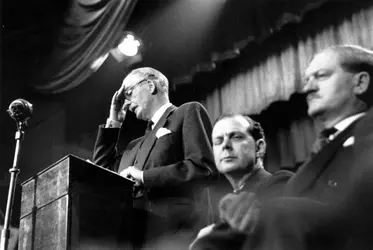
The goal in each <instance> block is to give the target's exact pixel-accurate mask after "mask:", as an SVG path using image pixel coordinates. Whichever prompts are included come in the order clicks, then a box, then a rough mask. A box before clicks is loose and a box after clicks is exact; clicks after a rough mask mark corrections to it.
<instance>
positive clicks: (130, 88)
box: [124, 78, 149, 100]
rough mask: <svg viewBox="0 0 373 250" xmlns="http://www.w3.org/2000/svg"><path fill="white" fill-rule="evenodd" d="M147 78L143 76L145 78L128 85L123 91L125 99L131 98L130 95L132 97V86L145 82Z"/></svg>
mask: <svg viewBox="0 0 373 250" xmlns="http://www.w3.org/2000/svg"><path fill="white" fill-rule="evenodd" d="M148 80H149V79H147V78H145V79H142V80H141V81H139V82H137V83H135V84H134V85H132V86H131V87H129V88H128V89H127V90H125V91H124V97H125V98H126V99H127V100H131V97H132V92H133V90H134V88H135V87H136V86H138V85H140V84H141V83H143V82H145V81H148Z"/></svg>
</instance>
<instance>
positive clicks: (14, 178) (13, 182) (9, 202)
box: [0, 121, 26, 250]
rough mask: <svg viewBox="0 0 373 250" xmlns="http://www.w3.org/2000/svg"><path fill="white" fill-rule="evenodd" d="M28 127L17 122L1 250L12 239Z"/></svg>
mask: <svg viewBox="0 0 373 250" xmlns="http://www.w3.org/2000/svg"><path fill="white" fill-rule="evenodd" d="M25 127H26V121H18V122H17V128H18V130H17V132H16V133H15V140H16V148H15V152H14V160H13V167H12V168H11V169H9V172H10V184H9V192H8V200H7V204H6V210H5V219H4V228H3V230H2V231H1V244H0V250H7V249H8V244H9V238H10V230H9V225H10V220H11V217H12V207H13V202H14V194H15V189H16V183H17V176H18V174H19V172H20V170H19V168H18V160H19V152H20V150H21V142H22V140H23V137H24V134H25V133H24V129H25Z"/></svg>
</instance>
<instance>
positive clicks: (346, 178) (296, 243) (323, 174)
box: [247, 118, 367, 249]
mask: <svg viewBox="0 0 373 250" xmlns="http://www.w3.org/2000/svg"><path fill="white" fill-rule="evenodd" d="M362 120H364V119H363V118H360V119H358V120H357V121H355V122H354V123H353V124H351V125H350V126H349V127H348V128H346V129H345V130H344V131H342V132H341V133H340V134H339V135H337V137H336V138H335V139H334V140H333V141H332V142H330V143H329V144H328V145H326V146H325V147H324V148H323V149H322V150H321V151H320V152H319V153H318V154H317V155H315V156H314V157H313V158H310V159H309V160H308V161H307V162H306V163H305V164H304V165H303V166H301V168H300V169H299V170H298V172H297V173H296V174H295V175H294V176H293V177H292V178H291V179H290V180H289V182H288V184H287V185H286V187H285V190H284V195H283V197H280V198H275V199H271V200H268V201H267V202H265V203H263V204H262V209H261V213H260V226H259V227H258V230H257V232H255V234H254V235H252V237H251V242H250V243H248V246H247V247H248V248H254V247H255V249H343V248H345V247H346V246H348V245H349V241H350V237H349V233H348V231H350V230H351V228H350V226H349V225H351V220H350V219H349V217H350V216H351V213H350V212H351V211H352V209H351V205H350V203H351V201H352V200H354V199H351V197H353V196H355V195H354V194H353V195H351V190H352V186H353V185H354V184H353V183H354V182H355V181H356V178H354V177H353V176H354V172H355V171H356V170H357V169H358V168H359V166H358V165H357V164H356V163H355V160H356V153H355V152H354V147H355V146H353V145H348V146H344V143H345V142H346V140H348V139H350V138H351V137H352V138H354V136H355V133H356V131H357V129H355V127H356V126H357V125H359V123H360V122H361V121H362ZM350 140H351V139H350ZM366 198H367V197H366ZM353 206H358V204H353ZM347 208H348V209H347ZM346 211H349V212H346ZM355 226H356V224H355ZM258 238H259V239H261V240H260V241H259V242H258V241H256V240H255V239H258Z"/></svg>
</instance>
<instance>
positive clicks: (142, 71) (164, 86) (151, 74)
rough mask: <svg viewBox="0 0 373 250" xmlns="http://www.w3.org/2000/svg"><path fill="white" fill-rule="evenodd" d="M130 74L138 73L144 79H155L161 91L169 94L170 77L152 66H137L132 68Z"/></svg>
mask: <svg viewBox="0 0 373 250" xmlns="http://www.w3.org/2000/svg"><path fill="white" fill-rule="evenodd" d="M129 75H137V76H139V77H141V78H143V79H149V80H153V81H154V82H155V84H156V86H157V88H158V89H160V90H161V92H163V93H165V94H168V79H167V77H166V76H165V75H163V74H162V73H161V72H160V71H158V70H156V69H153V68H150V67H143V68H137V69H134V70H132V71H131V72H130V73H129Z"/></svg>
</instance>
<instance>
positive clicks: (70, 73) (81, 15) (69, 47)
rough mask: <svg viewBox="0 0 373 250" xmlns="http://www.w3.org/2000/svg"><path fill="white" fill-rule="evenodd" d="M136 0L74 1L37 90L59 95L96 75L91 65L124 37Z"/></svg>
mask: <svg viewBox="0 0 373 250" xmlns="http://www.w3.org/2000/svg"><path fill="white" fill-rule="evenodd" d="M136 2H137V0H72V1H71V3H70V4H71V5H70V8H69V11H68V13H66V18H65V20H64V23H63V25H62V27H61V30H60V34H59V37H58V39H57V42H56V44H55V46H54V51H53V53H52V54H51V56H50V57H48V59H47V62H46V65H45V67H44V68H43V73H42V79H41V84H39V85H37V86H35V88H36V90H38V91H40V92H44V93H60V92H64V91H66V90H69V89H72V88H74V87H76V86H78V85H79V84H81V83H82V82H83V81H84V80H86V79H87V78H88V77H89V76H90V75H91V74H92V73H93V72H94V68H93V67H92V63H93V62H94V61H95V60H97V59H98V58H99V57H101V56H103V55H105V54H107V53H108V52H109V51H110V49H112V48H113V47H115V46H116V45H117V44H118V42H119V41H120V39H121V38H122V36H123V31H124V28H125V26H126V23H127V22H128V19H129V17H130V15H131V13H132V10H133V8H134V6H135V4H136Z"/></svg>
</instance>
